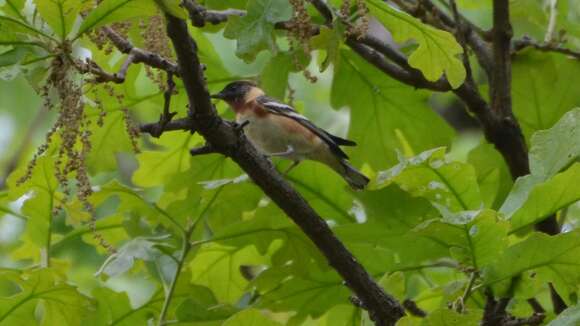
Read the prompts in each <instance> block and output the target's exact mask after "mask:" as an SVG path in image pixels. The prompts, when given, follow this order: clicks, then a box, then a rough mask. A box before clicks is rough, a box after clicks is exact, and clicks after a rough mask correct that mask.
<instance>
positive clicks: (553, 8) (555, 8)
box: [544, 0, 558, 44]
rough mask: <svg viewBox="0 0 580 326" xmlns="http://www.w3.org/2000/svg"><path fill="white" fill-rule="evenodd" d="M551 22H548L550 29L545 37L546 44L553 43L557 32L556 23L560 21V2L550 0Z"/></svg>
mask: <svg viewBox="0 0 580 326" xmlns="http://www.w3.org/2000/svg"><path fill="white" fill-rule="evenodd" d="M549 6H550V20H549V21H548V28H547V30H546V35H545V36H544V43H546V44H550V43H552V39H553V37H554V32H555V30H556V21H557V19H558V0H550V4H549Z"/></svg>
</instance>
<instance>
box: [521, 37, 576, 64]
mask: <svg viewBox="0 0 580 326" xmlns="http://www.w3.org/2000/svg"><path fill="white" fill-rule="evenodd" d="M512 46H513V51H512V55H513V54H516V53H517V52H519V51H521V50H523V49H525V48H529V47H531V48H533V49H536V50H538V51H542V52H554V53H561V54H564V55H567V56H569V57H572V58H574V59H577V60H580V51H577V50H572V49H569V48H566V47H563V46H562V45H560V44H554V43H539V42H538V41H536V40H534V39H533V38H531V37H529V36H524V37H523V38H521V39H518V40H514V42H513V44H512Z"/></svg>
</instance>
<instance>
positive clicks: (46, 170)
mask: <svg viewBox="0 0 580 326" xmlns="http://www.w3.org/2000/svg"><path fill="white" fill-rule="evenodd" d="M25 171H26V169H25V167H22V168H21V169H18V170H16V171H14V172H13V173H12V174H11V175H10V177H9V178H8V182H7V184H8V186H9V189H10V197H11V198H12V199H17V198H19V197H21V196H22V195H24V194H28V195H29V196H28V198H26V201H25V202H24V204H23V206H22V215H24V216H26V217H28V222H27V224H26V233H25V236H24V238H25V239H26V240H27V241H30V242H32V243H33V244H35V245H36V246H38V247H41V248H44V249H43V250H47V248H46V246H47V245H48V244H49V243H50V229H51V228H50V226H51V223H52V219H53V216H52V214H53V208H54V207H55V206H56V204H57V203H58V200H60V199H61V198H62V194H60V193H59V192H58V191H57V187H58V182H57V180H56V177H55V175H54V161H53V160H52V159H51V158H49V157H47V156H41V157H40V158H38V159H37V161H36V166H35V168H34V170H33V171H32V175H31V176H30V179H29V180H28V181H26V182H25V183H23V184H20V185H19V184H18V183H17V181H18V179H20V178H21V177H22V176H24V174H25ZM36 255H38V252H35V253H34V256H36ZM23 258H24V257H23Z"/></svg>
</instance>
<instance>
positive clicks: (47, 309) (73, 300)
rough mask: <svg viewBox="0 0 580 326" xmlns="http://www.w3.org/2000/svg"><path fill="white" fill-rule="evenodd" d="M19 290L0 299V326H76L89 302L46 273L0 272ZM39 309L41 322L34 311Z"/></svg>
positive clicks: (52, 272)
mask: <svg viewBox="0 0 580 326" xmlns="http://www.w3.org/2000/svg"><path fill="white" fill-rule="evenodd" d="M0 273H1V274H0V278H7V279H9V280H11V281H13V282H15V283H16V284H18V286H19V287H20V292H18V293H17V294H15V295H13V296H9V297H0V323H3V324H6V325H18V324H21V323H22V322H25V323H31V324H37V323H38V324H40V325H70V326H72V325H80V324H81V320H82V319H83V318H84V316H85V314H86V313H88V312H89V309H90V300H89V298H87V297H86V296H84V295H82V294H80V293H79V292H78V291H77V289H76V288H75V287H73V286H71V285H68V284H66V283H65V282H64V281H62V280H60V279H59V278H58V277H57V276H56V275H55V274H56V273H54V271H52V270H50V269H42V270H37V271H34V272H30V273H18V272H13V271H12V272H11V271H0ZM39 307H42V309H43V310H44V314H43V316H42V319H40V320H36V318H37V316H35V313H34V311H35V310H36V309H38V308H39Z"/></svg>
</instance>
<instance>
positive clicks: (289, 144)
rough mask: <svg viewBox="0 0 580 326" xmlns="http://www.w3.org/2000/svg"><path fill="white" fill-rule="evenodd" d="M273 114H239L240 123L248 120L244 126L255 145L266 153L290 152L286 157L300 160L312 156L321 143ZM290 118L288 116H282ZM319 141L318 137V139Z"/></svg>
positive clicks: (245, 131)
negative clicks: (285, 123) (289, 128)
mask: <svg viewBox="0 0 580 326" xmlns="http://www.w3.org/2000/svg"><path fill="white" fill-rule="evenodd" d="M275 119H279V118H277V117H274V116H273V115H269V116H266V117H256V116H255V115H253V114H247V115H244V116H238V117H237V120H238V123H242V122H243V121H248V122H249V124H248V125H247V126H246V127H245V128H244V133H245V135H246V137H247V138H248V139H249V140H250V142H252V144H253V145H254V147H256V148H257V149H258V150H259V151H261V152H262V153H264V154H266V155H270V154H279V153H285V152H288V151H289V149H291V150H292V153H288V154H287V155H285V156H284V157H286V158H288V159H291V160H295V161H300V160H303V159H308V158H310V156H311V154H312V152H313V151H315V150H316V147H317V146H318V145H319V144H318V142H316V141H314V142H313V140H312V139H308V138H307V137H306V136H305V135H304V134H303V133H299V132H293V131H292V130H288V129H287V128H284V127H283V126H281V125H280V124H279V123H276V122H277V121H276V120H275ZM282 119H288V118H282ZM316 140H317V141H318V139H316Z"/></svg>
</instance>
